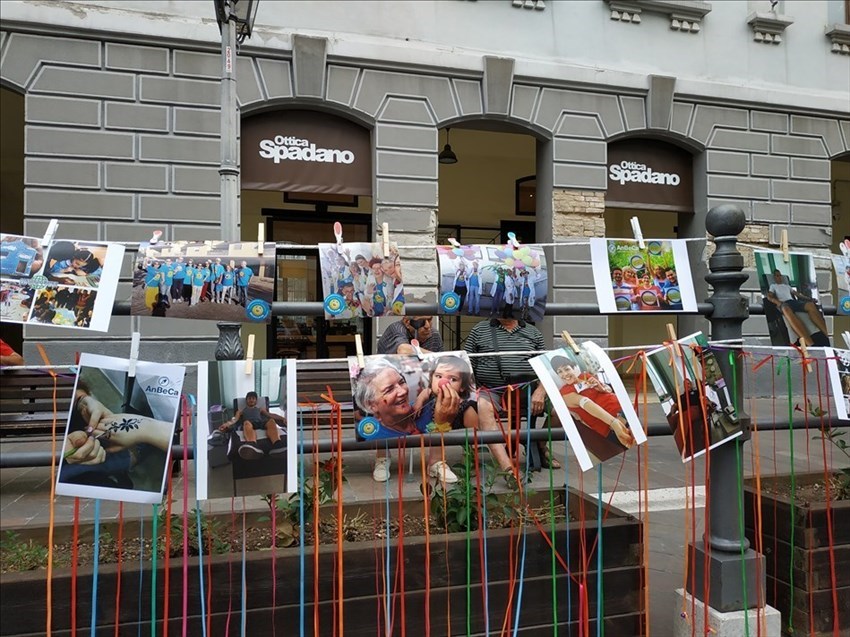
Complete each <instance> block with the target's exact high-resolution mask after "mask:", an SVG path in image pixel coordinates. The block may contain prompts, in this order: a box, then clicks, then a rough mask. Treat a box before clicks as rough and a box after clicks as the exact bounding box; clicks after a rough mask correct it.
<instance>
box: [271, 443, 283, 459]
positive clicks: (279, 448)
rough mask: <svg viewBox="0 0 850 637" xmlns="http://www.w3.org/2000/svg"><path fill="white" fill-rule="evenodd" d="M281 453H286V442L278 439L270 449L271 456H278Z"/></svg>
mask: <svg viewBox="0 0 850 637" xmlns="http://www.w3.org/2000/svg"><path fill="white" fill-rule="evenodd" d="M279 453H286V443H285V442H283V440H276V441H275V442H274V444H272V448H271V449H269V455H270V456H276V455H277V454H279Z"/></svg>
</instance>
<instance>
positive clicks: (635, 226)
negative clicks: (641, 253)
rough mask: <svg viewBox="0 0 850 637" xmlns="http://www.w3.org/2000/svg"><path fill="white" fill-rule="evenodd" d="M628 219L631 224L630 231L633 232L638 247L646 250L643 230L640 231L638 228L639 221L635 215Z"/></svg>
mask: <svg viewBox="0 0 850 637" xmlns="http://www.w3.org/2000/svg"><path fill="white" fill-rule="evenodd" d="M629 221H630V223H631V224H632V232H633V233H634V235H635V239H636V240H637V242H638V247H639V248H640V249H641V250H646V243H644V241H643V232H641V229H640V221H639V220H638V218H637V217H632V218H631V219H630V220H629Z"/></svg>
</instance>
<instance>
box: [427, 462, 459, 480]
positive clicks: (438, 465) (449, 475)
mask: <svg viewBox="0 0 850 637" xmlns="http://www.w3.org/2000/svg"><path fill="white" fill-rule="evenodd" d="M428 475H429V476H431V477H432V478H437V479H438V480H440V481H441V482H443V483H445V484H454V483H455V482H457V481H458V477H457V474H456V473H455V472H454V471H452V470H451V469H450V468H449V465H447V464H446V463H445V462H443V461H442V460H437V462H435V463H434V464H432V465H431V466H430V467H429V468H428Z"/></svg>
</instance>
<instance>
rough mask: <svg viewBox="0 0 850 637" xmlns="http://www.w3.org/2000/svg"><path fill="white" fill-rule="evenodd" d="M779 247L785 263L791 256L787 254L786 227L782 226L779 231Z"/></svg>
mask: <svg viewBox="0 0 850 637" xmlns="http://www.w3.org/2000/svg"><path fill="white" fill-rule="evenodd" d="M779 249H780V250H782V260H783V261H784V262H785V263H788V261H790V260H791V257H790V256H789V255H788V229H787V228H782V232H780V233H779Z"/></svg>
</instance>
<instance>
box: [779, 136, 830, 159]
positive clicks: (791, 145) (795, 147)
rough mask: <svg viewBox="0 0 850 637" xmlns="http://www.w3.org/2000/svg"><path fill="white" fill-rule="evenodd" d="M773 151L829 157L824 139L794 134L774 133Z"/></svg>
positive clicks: (783, 153)
mask: <svg viewBox="0 0 850 637" xmlns="http://www.w3.org/2000/svg"><path fill="white" fill-rule="evenodd" d="M771 145H772V147H773V153H774V154H777V155H792V156H799V155H803V156H806V157H828V156H829V155H828V153H827V151H826V147H825V146H824V144H823V140H822V139H818V138H814V137H795V136H793V135H773V136H772V137H771Z"/></svg>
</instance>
